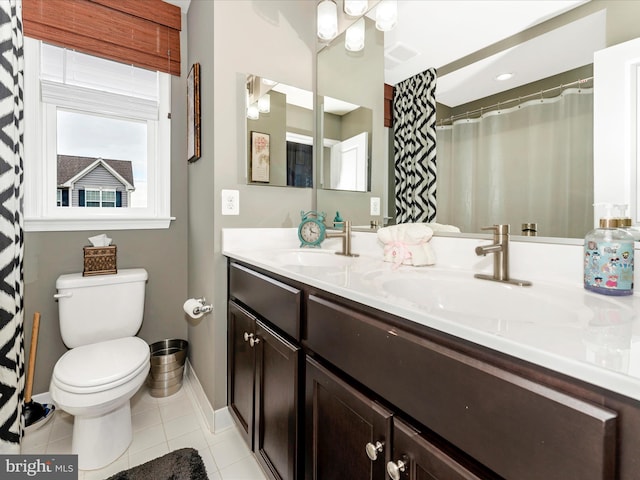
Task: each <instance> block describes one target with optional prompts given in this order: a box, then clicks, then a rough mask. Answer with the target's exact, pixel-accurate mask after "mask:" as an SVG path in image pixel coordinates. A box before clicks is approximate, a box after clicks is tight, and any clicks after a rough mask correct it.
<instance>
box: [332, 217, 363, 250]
mask: <svg viewBox="0 0 640 480" xmlns="http://www.w3.org/2000/svg"><path fill="white" fill-rule="evenodd" d="M340 224H342V231H340V232H336V233H334V232H327V234H326V238H339V237H341V238H342V252H336V255H344V256H346V257H357V256H358V254H357V253H351V222H350V221H349V220H343V221H341V222H333V225H334V226H336V225H340Z"/></svg>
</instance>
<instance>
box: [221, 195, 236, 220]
mask: <svg viewBox="0 0 640 480" xmlns="http://www.w3.org/2000/svg"><path fill="white" fill-rule="evenodd" d="M222 215H240V191H239V190H222Z"/></svg>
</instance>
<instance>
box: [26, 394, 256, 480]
mask: <svg viewBox="0 0 640 480" xmlns="http://www.w3.org/2000/svg"><path fill="white" fill-rule="evenodd" d="M131 414H132V422H133V441H132V442H131V445H130V446H129V449H128V450H127V451H126V452H125V453H124V454H122V456H121V457H120V458H118V459H117V460H116V461H114V462H113V463H111V464H110V465H108V466H107V467H105V468H103V469H101V470H91V471H82V470H81V471H80V472H79V475H78V480H94V479H100V480H102V479H105V478H108V477H109V476H111V475H113V474H115V473H118V472H120V471H121V470H125V469H127V468H130V467H133V466H136V465H139V464H141V463H144V462H147V461H149V460H151V459H153V458H156V457H159V456H162V455H164V454H165V453H169V452H170V451H172V450H176V449H178V448H184V447H192V448H195V449H196V450H198V453H199V454H200V456H201V457H202V460H204V463H205V465H206V467H207V473H208V475H209V480H266V477H265V475H264V473H263V472H262V470H261V468H260V467H259V465H258V463H257V462H256V460H255V458H254V457H253V455H252V454H251V452H250V450H249V449H248V447H247V445H246V444H245V443H244V441H243V439H242V437H240V434H239V433H238V431H237V430H236V428H235V426H234V427H230V428H227V429H225V430H224V431H222V432H218V433H215V434H213V433H211V432H210V431H209V428H208V427H207V425H206V424H205V422H204V419H203V418H202V415H201V413H200V410H199V409H198V407H197V406H196V403H195V399H194V396H193V393H192V392H191V390H190V388H189V386H188V383H187V382H185V384H184V385H183V387H182V388H181V389H180V390H179V391H178V392H177V393H175V394H173V395H171V396H170V397H166V398H154V397H152V396H151V395H149V393H148V392H147V390H146V387H143V388H142V389H141V390H140V391H139V392H138V393H137V394H136V395H135V396H134V397H133V399H132V401H131ZM72 428H73V417H71V416H70V415H68V414H66V413H64V412H62V411H60V410H57V411H56V413H55V415H54V416H53V418H52V419H51V421H50V422H48V423H47V424H45V425H43V426H42V427H41V428H40V429H38V430H33V431H29V432H27V434H26V435H25V437H24V439H23V442H22V453H23V454H38V453H47V454H49V453H71V431H72Z"/></svg>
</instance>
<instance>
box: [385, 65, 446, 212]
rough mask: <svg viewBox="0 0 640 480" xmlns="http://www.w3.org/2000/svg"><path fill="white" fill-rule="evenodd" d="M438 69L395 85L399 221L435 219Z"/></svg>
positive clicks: (394, 106) (394, 103) (397, 210)
mask: <svg viewBox="0 0 640 480" xmlns="http://www.w3.org/2000/svg"><path fill="white" fill-rule="evenodd" d="M435 92H436V71H435V69H434V68H430V69H428V70H425V71H424V72H422V73H419V74H418V75H414V76H413V77H411V78H408V79H406V80H404V81H403V82H400V83H399V84H397V85H396V86H395V94H394V98H393V125H394V135H393V137H394V140H393V146H394V151H395V159H394V161H395V181H396V188H395V196H396V223H417V222H433V221H435V218H436V100H435Z"/></svg>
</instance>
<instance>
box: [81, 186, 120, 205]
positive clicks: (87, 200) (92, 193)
mask: <svg viewBox="0 0 640 480" xmlns="http://www.w3.org/2000/svg"><path fill="white" fill-rule="evenodd" d="M116 193H117V192H116V191H115V190H100V189H94V188H86V189H84V190H80V191H79V197H80V202H79V203H80V205H79V206H80V207H116V206H120V205H116Z"/></svg>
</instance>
